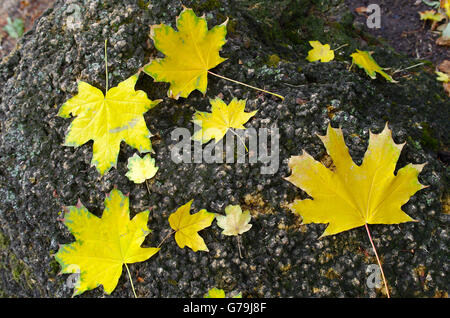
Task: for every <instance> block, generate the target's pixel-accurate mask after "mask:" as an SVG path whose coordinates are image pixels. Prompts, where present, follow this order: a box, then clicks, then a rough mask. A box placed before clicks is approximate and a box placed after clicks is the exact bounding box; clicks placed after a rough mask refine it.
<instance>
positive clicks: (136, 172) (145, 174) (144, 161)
mask: <svg viewBox="0 0 450 318" xmlns="http://www.w3.org/2000/svg"><path fill="white" fill-rule="evenodd" d="M127 167H128V172H127V173H126V174H125V176H127V177H128V179H130V180H131V181H133V182H134V183H142V182H145V180H147V179H151V178H153V177H154V176H155V174H156V172H157V171H158V169H159V168H158V167H156V166H155V159H153V158H152V157H150V154H148V155H146V156H145V157H144V158H141V157H139V156H138V154H136V153H135V154H134V155H133V157H131V158H129V159H128V165H127Z"/></svg>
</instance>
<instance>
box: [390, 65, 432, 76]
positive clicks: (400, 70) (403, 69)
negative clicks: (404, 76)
mask: <svg viewBox="0 0 450 318" xmlns="http://www.w3.org/2000/svg"><path fill="white" fill-rule="evenodd" d="M424 64H425V63H424V62H421V63H418V64H414V65H411V66H408V67H406V68H402V69H398V70H396V71H394V72H392V74H395V73H398V72H403V71H406V70H409V69H410V68H413V67H417V66H420V65H424Z"/></svg>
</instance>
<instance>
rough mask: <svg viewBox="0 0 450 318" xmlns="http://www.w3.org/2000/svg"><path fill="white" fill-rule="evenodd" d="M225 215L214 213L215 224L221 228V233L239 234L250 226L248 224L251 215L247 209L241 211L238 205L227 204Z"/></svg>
mask: <svg viewBox="0 0 450 318" xmlns="http://www.w3.org/2000/svg"><path fill="white" fill-rule="evenodd" d="M225 214H226V215H220V214H216V220H217V225H218V226H219V227H220V228H222V229H223V231H222V234H223V235H239V234H242V233H244V232H247V231H248V230H250V228H251V227H252V225H251V224H249V222H250V219H251V215H250V212H249V211H245V212H242V209H241V207H240V206H239V205H229V206H227V207H226V208H225Z"/></svg>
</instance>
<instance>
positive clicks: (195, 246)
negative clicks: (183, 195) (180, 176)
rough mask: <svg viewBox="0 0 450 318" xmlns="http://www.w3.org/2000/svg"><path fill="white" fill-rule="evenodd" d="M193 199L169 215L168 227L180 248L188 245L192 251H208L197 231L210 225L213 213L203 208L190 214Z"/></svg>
mask: <svg viewBox="0 0 450 318" xmlns="http://www.w3.org/2000/svg"><path fill="white" fill-rule="evenodd" d="M193 201H194V200H191V201H189V202H188V203H186V204H185V205H183V206H181V207H179V208H178V209H177V210H176V211H175V212H174V213H172V214H171V215H170V216H169V224H170V227H171V228H172V229H173V230H174V231H175V241H176V242H177V244H178V246H179V247H180V248H184V247H185V246H188V247H190V248H191V249H192V250H193V251H194V252H197V251H206V252H207V251H208V247H207V246H206V244H205V241H204V240H203V238H202V237H201V236H200V235H199V234H198V231H200V230H203V229H204V228H206V227H208V226H210V225H211V223H212V221H213V220H214V213H211V212H208V211H206V210H205V209H203V210H200V211H199V212H197V213H194V214H190V213H189V211H190V210H191V205H192V202H193Z"/></svg>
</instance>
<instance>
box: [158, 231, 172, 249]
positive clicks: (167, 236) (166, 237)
mask: <svg viewBox="0 0 450 318" xmlns="http://www.w3.org/2000/svg"><path fill="white" fill-rule="evenodd" d="M173 233H175V231H174V230H172V231H170V233H169V234H167V235H166V236H165V237H164V238H163V240H162V241H161V243H159V245H158V246H157V247H156V248H160V247H161V245H162V244H163V243H164V241H165V240H167V239H168V238H169V237H170V236H171V235H172V234H173Z"/></svg>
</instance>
